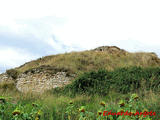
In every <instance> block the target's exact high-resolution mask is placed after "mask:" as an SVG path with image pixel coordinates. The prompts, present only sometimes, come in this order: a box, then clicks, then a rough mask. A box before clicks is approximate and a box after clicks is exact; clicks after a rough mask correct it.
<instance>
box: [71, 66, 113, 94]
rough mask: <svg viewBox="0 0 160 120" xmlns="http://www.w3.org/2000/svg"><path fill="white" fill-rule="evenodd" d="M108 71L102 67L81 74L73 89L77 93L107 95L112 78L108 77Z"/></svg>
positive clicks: (73, 84)
mask: <svg viewBox="0 0 160 120" xmlns="http://www.w3.org/2000/svg"><path fill="white" fill-rule="evenodd" d="M108 74H109V73H108V72H107V71H106V70H103V69H100V70H98V71H91V72H86V73H84V74H81V75H80V76H79V77H78V78H77V79H76V80H75V81H74V82H73V83H72V86H71V87H72V89H73V90H74V91H75V92H76V93H88V94H95V93H98V94H100V95H105V94H107V93H108V91H109V89H110V80H109V79H108Z"/></svg>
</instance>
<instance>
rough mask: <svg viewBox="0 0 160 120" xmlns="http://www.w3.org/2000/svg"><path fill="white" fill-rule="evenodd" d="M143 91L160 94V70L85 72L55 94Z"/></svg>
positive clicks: (135, 69)
mask: <svg viewBox="0 0 160 120" xmlns="http://www.w3.org/2000/svg"><path fill="white" fill-rule="evenodd" d="M143 90H147V91H149V90H152V91H154V92H160V68H158V67H157V68H141V67H128V68H119V69H116V70H114V71H107V70H104V69H100V70H98V71H91V72H85V73H83V74H81V75H80V76H79V77H77V79H75V81H73V82H72V84H70V85H68V86H65V87H64V88H56V89H55V90H53V92H54V93H56V92H57V93H64V94H71V95H73V94H89V95H91V94H96V93H97V94H99V95H106V94H107V93H108V92H109V91H115V92H118V93H130V92H138V91H143Z"/></svg>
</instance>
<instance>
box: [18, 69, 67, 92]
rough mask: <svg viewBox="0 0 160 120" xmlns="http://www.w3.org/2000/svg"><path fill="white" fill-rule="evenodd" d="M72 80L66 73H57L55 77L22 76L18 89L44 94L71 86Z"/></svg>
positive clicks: (43, 75)
mask: <svg viewBox="0 0 160 120" xmlns="http://www.w3.org/2000/svg"><path fill="white" fill-rule="evenodd" d="M69 83H70V78H69V77H67V76H66V73H65V72H57V73H56V74H54V75H50V74H47V73H43V72H41V73H35V74H31V73H28V74H22V75H20V76H19V78H18V79H17V85H16V87H17V89H18V90H19V91H21V92H42V93H43V92H44V91H45V90H49V89H52V88H55V87H61V86H63V85H66V84H69Z"/></svg>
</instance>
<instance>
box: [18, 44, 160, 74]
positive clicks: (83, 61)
mask: <svg viewBox="0 0 160 120" xmlns="http://www.w3.org/2000/svg"><path fill="white" fill-rule="evenodd" d="M46 66H48V68H50V69H52V68H53V69H57V70H58V69H59V70H64V71H69V72H70V73H79V72H86V71H90V70H97V69H99V68H105V69H107V70H109V71H111V70H114V69H116V68H122V67H128V66H140V67H157V66H160V59H159V58H158V57H157V55H156V54H155V53H145V52H137V53H130V52H127V51H125V50H122V49H120V48H118V47H115V46H102V47H99V48H96V49H94V50H88V51H82V52H70V53H64V54H58V55H50V56H46V57H43V58H39V59H37V60H34V61H31V62H28V63H26V64H24V65H22V66H20V67H18V68H16V69H17V70H18V71H20V72H25V71H28V70H31V69H33V68H41V69H42V68H44V69H45V68H46Z"/></svg>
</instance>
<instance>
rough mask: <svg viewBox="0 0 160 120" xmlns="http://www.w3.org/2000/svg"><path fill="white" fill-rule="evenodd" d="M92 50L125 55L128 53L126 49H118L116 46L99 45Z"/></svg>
mask: <svg viewBox="0 0 160 120" xmlns="http://www.w3.org/2000/svg"><path fill="white" fill-rule="evenodd" d="M93 51H96V52H106V53H109V54H115V55H126V54H127V53H128V52H127V51H125V50H123V49H120V48H118V47H116V46H101V47H98V48H95V49H93Z"/></svg>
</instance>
